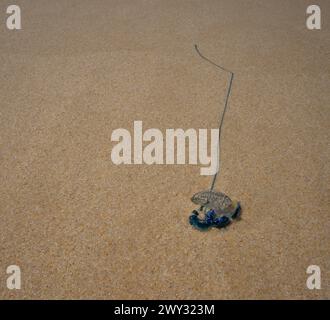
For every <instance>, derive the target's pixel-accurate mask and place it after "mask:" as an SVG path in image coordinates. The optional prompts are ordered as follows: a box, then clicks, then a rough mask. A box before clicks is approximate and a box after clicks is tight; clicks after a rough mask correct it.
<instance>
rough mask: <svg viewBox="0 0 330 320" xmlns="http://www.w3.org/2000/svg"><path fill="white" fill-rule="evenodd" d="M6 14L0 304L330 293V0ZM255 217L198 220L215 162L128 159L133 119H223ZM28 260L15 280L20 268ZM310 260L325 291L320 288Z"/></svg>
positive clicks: (157, 123) (234, 186)
mask: <svg viewBox="0 0 330 320" xmlns="http://www.w3.org/2000/svg"><path fill="white" fill-rule="evenodd" d="M9 4H11V3H9V2H8V1H1V4H0V15H2V16H1V18H2V20H1V21H2V24H1V25H0V42H1V47H0V71H1V72H0V95H1V107H0V124H1V125H0V163H1V167H0V176H1V179H0V298H1V299H328V298H330V250H329V249H330V232H329V230H330V216H329V203H330V190H329V180H330V170H329V160H330V150H329V138H330V137H329V132H330V109H329V107H330V105H329V101H330V90H329V88H330V60H329V57H330V56H329V52H330V23H329V21H330V19H329V16H330V2H329V1H326V0H320V1H318V4H319V6H320V7H321V10H322V29H321V30H308V29H307V27H306V8H307V6H308V5H309V4H311V3H310V1H305V0H295V1H287V0H267V1H266V0H265V1H258V0H250V1H243V0H235V1H231V0H218V1H216V0H212V1H209V0H206V1H187V0H183V1H178V0H177V1H174V0H166V1H163V0H155V1H140V0H139V1H133V0H132V1H128V0H124V1H123V0H117V1H108V0H95V1H91V0H90V1H87V0H79V1H78V0H72V1H64V0H61V1H56V2H55V1H50V0H48V1H41V0H33V1H23V0H17V1H15V4H17V5H19V6H20V8H21V15H22V29H21V30H8V29H7V28H6V24H5V20H6V17H7V16H8V15H7V14H6V8H7V6H8V5H9ZM194 44H198V46H199V48H200V50H201V51H202V52H203V54H205V55H206V56H207V57H208V58H210V59H212V61H214V62H216V63H219V64H222V65H224V66H226V67H227V68H229V69H230V70H233V72H234V73H235V79H234V82H233V87H232V92H231V96H230V100H229V106H228V112H227V114H226V118H225V122H224V127H223V132H222V142H221V152H222V153H221V163H222V164H221V171H220V175H219V177H218V180H217V184H216V189H217V190H219V191H222V192H224V193H226V194H227V195H229V196H230V197H232V198H233V199H237V200H239V201H240V203H241V205H242V208H243V211H242V219H241V220H240V221H237V222H234V223H233V224H232V225H230V226H229V227H228V228H226V229H223V230H217V229H212V230H210V231H209V232H199V231H197V230H194V229H193V228H192V227H191V225H190V224H189V222H188V218H189V215H190V213H191V211H192V210H193V209H195V207H196V206H195V205H194V204H193V203H192V202H191V201H190V198H191V196H192V195H193V194H194V193H196V192H198V191H201V190H204V189H207V188H208V187H209V185H210V182H211V177H210V176H202V175H200V165H189V164H185V165H177V164H176V165H169V164H164V165H146V164H141V165H133V164H132V165H115V164H114V163H113V162H112V161H111V157H110V155H111V150H112V147H113V146H114V143H113V142H112V141H111V134H112V132H113V130H115V129H117V128H126V129H127V130H130V131H131V130H132V128H133V122H134V121H138V120H139V121H143V127H144V129H148V128H158V129H160V130H161V131H162V132H165V130H166V129H167V128H182V129H184V130H186V129H188V128H195V129H196V130H198V129H199V128H207V129H211V128H217V126H218V119H219V112H220V111H221V107H222V105H223V101H224V97H225V93H226V86H227V85H228V76H227V75H226V74H224V73H221V72H219V70H218V69H216V68H214V66H212V65H210V64H208V63H207V62H205V61H204V60H203V59H201V58H200V57H199V56H198V55H197V53H196V51H195V49H194ZM9 265H17V266H19V267H20V269H21V277H22V288H21V289H20V290H8V289H7V287H6V279H7V277H8V275H7V274H6V268H7V267H8V266H9ZM310 265H317V266H319V267H320V269H321V277H322V278H321V279H322V288H321V290H309V289H308V288H307V287H306V280H307V278H308V274H307V273H306V270H307V268H308V266H310Z"/></svg>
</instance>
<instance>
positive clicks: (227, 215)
mask: <svg viewBox="0 0 330 320" xmlns="http://www.w3.org/2000/svg"><path fill="white" fill-rule="evenodd" d="M195 49H196V51H197V53H198V55H199V56H200V57H201V58H202V59H204V60H206V61H207V62H209V63H211V64H212V65H214V66H216V67H217V68H220V69H221V70H222V71H225V72H227V73H229V74H230V80H229V85H228V89H227V94H226V99H225V104H224V108H223V111H222V114H221V118H220V124H219V140H218V149H219V159H220V150H221V149H220V142H221V129H222V126H223V121H224V118H225V113H226V111H227V106H228V100H229V96H230V92H231V87H232V83H233V79H234V73H233V72H232V71H230V70H228V69H226V68H224V67H222V66H220V65H218V64H216V63H214V62H213V61H211V60H209V59H208V58H206V57H205V56H203V55H202V54H201V52H200V51H199V49H198V47H197V45H195ZM219 162H220V160H219ZM219 172H220V163H219V167H218V171H217V172H216V173H215V174H214V176H213V178H212V182H211V187H210V189H209V190H205V191H201V192H198V193H196V194H195V195H193V197H192V198H191V201H192V202H193V203H194V204H197V205H199V208H198V209H197V210H193V211H192V213H191V215H190V217H189V223H190V224H191V225H192V226H193V227H194V228H195V229H197V230H199V231H207V230H209V229H211V228H212V227H215V228H218V229H221V228H225V227H227V226H228V225H230V224H231V222H232V221H233V220H236V219H238V218H239V217H240V215H241V211H242V209H241V205H240V203H239V202H238V201H236V200H231V199H230V198H229V197H228V196H227V195H225V194H224V193H222V192H217V191H214V186H215V182H216V179H217V177H218V175H219ZM201 214H202V216H203V217H202V218H201V217H200V216H201Z"/></svg>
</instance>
